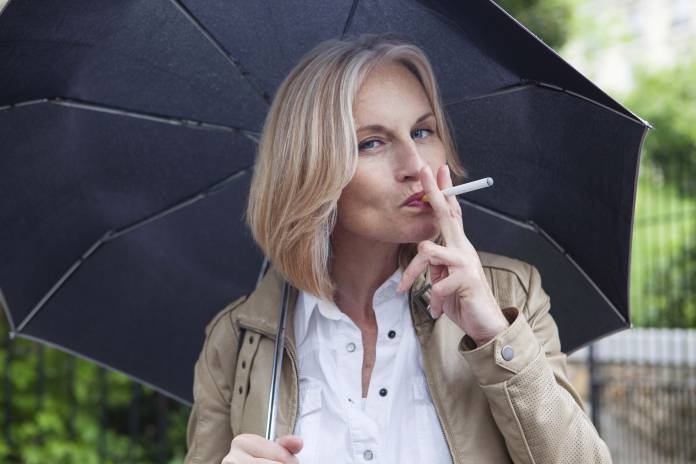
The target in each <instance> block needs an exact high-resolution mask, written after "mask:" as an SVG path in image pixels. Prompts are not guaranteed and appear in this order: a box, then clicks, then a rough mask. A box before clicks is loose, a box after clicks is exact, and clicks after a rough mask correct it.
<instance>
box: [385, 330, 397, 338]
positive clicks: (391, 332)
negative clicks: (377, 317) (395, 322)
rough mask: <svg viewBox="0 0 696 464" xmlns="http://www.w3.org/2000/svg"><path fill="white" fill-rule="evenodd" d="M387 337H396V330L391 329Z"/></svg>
mask: <svg viewBox="0 0 696 464" xmlns="http://www.w3.org/2000/svg"><path fill="white" fill-rule="evenodd" d="M387 337H389V338H394V337H396V332H395V331H393V330H390V331H389V333H388V334H387Z"/></svg>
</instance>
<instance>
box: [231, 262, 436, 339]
mask: <svg viewBox="0 0 696 464" xmlns="http://www.w3.org/2000/svg"><path fill="white" fill-rule="evenodd" d="M397 274H398V276H399V277H398V278H399V279H400V271H399V272H395V273H394V274H392V276H391V277H390V278H389V279H387V281H385V283H384V284H383V285H382V286H381V287H380V289H382V288H383V287H385V285H386V284H388V283H390V282H391V281H392V279H394V278H396V276H397ZM284 283H285V279H284V278H283V277H282V276H281V275H280V273H279V272H278V271H277V270H276V269H275V267H273V266H269V269H268V272H266V275H265V276H264V277H263V279H262V280H261V283H260V284H259V286H258V287H257V288H256V289H255V290H254V291H253V292H252V293H251V294H250V295H249V297H248V298H247V300H246V302H245V303H244V304H243V305H242V307H241V308H240V311H239V313H238V315H237V320H238V321H239V324H240V325H241V326H244V327H246V328H249V329H254V330H255V331H257V332H260V333H263V334H265V335H267V336H268V337H270V338H273V339H275V336H276V332H277V330H278V319H279V314H278V312H279V305H280V299H281V295H282V293H281V292H282V290H283V284H284ZM397 283H398V280H397ZM299 293H300V292H299V291H298V290H297V289H296V288H295V287H293V286H292V285H291V286H290V294H289V298H288V313H287V322H286V327H285V337H286V342H287V343H288V345H289V346H290V347H291V349H292V350H293V351H295V347H296V343H295V333H294V332H295V331H294V327H293V325H294V324H293V323H292V321H293V320H294V317H295V314H294V313H295V306H296V303H297V298H298V297H299ZM377 296H378V292H375V297H377ZM315 298H316V297H315ZM409 302H410V303H411V304H410V307H411V314H412V316H413V322H414V325H415V326H416V329H419V328H420V326H423V325H426V326H427V325H430V326H431V325H432V322H433V320H432V319H431V318H430V316H429V314H428V313H427V307H428V304H429V302H430V286H429V285H427V282H426V279H425V276H424V275H423V274H421V275H420V276H419V277H418V278H417V279H416V281H415V282H414V283H413V285H412V286H411V289H410V290H409Z"/></svg>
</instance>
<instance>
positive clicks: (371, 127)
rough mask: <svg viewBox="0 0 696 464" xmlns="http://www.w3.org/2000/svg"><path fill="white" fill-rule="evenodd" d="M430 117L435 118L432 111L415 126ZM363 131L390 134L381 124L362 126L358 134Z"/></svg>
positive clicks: (419, 119) (418, 120)
mask: <svg viewBox="0 0 696 464" xmlns="http://www.w3.org/2000/svg"><path fill="white" fill-rule="evenodd" d="M430 116H433V113H432V111H428V112H427V113H425V114H423V115H422V116H421V117H419V118H418V119H416V122H415V123H414V125H415V124H418V123H419V122H421V121H423V120H424V119H428V118H429V117H430ZM363 131H375V132H389V129H387V128H386V127H384V126H382V125H380V124H370V125H369V126H362V127H361V128H359V129H358V132H363Z"/></svg>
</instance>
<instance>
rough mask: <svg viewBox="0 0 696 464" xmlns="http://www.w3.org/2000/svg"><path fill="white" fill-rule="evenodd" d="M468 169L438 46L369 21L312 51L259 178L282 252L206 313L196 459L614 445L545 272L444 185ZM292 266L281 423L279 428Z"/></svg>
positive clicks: (273, 114)
mask: <svg viewBox="0 0 696 464" xmlns="http://www.w3.org/2000/svg"><path fill="white" fill-rule="evenodd" d="M463 175H464V170H463V168H462V167H461V165H460V164H459V161H458V156H457V154H456V152H455V149H454V144H453V142H452V138H451V136H450V134H449V131H448V128H447V123H446V120H445V115H444V112H443V110H442V105H441V102H440V97H439V95H438V90H437V86H436V83H435V80H434V76H433V72H432V69H431V67H430V65H429V63H428V60H427V59H426V57H425V56H424V54H423V52H422V51H421V50H420V49H419V48H417V47H416V46H414V45H412V44H409V43H408V42H405V41H403V40H401V39H398V38H396V37H393V36H372V35H365V36H361V37H359V38H358V39H354V40H349V41H338V40H331V41H328V42H324V43H322V44H320V45H319V46H318V47H317V48H315V49H314V50H312V51H311V52H310V53H309V54H308V55H306V56H305V57H304V58H303V59H302V60H301V61H300V63H299V64H298V65H297V66H296V67H295V68H294V69H293V70H292V71H291V72H290V74H289V75H288V77H287V78H286V79H285V81H284V82H283V83H282V84H281V86H280V88H279V90H278V92H277V95H276V96H275V99H274V101H273V104H272V106H271V108H270V111H269V114H268V117H267V120H266V123H265V126H264V129H263V134H262V137H261V141H260V144H259V149H258V157H257V160H256V168H255V171H254V178H253V180H252V184H251V190H250V195H249V204H248V210H247V222H248V224H249V226H250V229H251V231H252V234H253V236H254V239H255V240H256V242H257V243H258V244H259V246H260V247H261V249H262V250H263V251H264V253H265V254H266V255H267V256H268V257H269V259H270V260H271V263H272V268H271V269H270V270H269V272H268V273H267V275H266V276H265V278H264V280H263V281H262V283H261V285H260V286H259V287H258V288H257V289H256V290H255V291H254V292H253V293H252V294H250V295H249V296H248V298H245V297H243V298H241V299H239V300H238V301H236V302H234V303H232V304H230V305H229V306H228V307H227V308H225V309H224V310H223V311H222V312H221V313H219V314H218V316H216V318H215V319H214V320H213V321H212V322H211V323H210V324H209V326H208V327H207V329H206V333H207V338H206V342H205V345H204V347H203V351H202V353H201V356H200V359H199V360H198V362H197V364H196V371H195V382H194V397H195V403H194V407H193V410H192V413H191V417H190V419H189V429H188V436H187V442H188V445H189V451H188V454H187V459H186V462H188V463H203V462H205V463H209V462H210V463H212V462H215V463H219V462H221V461H222V462H224V463H247V462H259V463H261V462H263V463H267V462H287V463H294V462H298V461H299V462H303V463H305V464H307V463H329V462H330V463H339V462H351V463H352V462H371V461H372V462H385V463H392V462H394V463H396V462H400V463H401V462H438V463H440V462H454V463H464V462H495V463H504V462H515V463H551V462H554V463H555V462H610V461H611V458H610V457H609V453H608V451H607V448H606V446H605V444H604V443H603V442H602V440H601V439H600V438H599V436H598V435H597V432H596V430H595V428H594V427H593V425H592V423H591V422H590V421H589V419H588V418H587V416H586V414H585V413H584V411H583V410H582V406H581V404H582V403H581V400H580V399H579V398H578V395H577V394H576V393H575V391H574V390H573V388H572V386H571V385H570V383H569V382H568V379H567V375H566V370H565V355H564V354H563V353H562V352H561V351H560V341H559V338H558V332H557V329H556V325H555V323H554V321H553V318H552V317H551V315H550V314H549V307H550V302H549V298H548V296H547V295H546V294H545V293H544V291H543V289H542V288H541V284H540V277H539V273H538V272H537V270H536V269H535V268H534V267H533V266H530V265H529V264H526V263H523V262H521V261H517V260H513V259H510V258H505V257H502V256H496V255H492V254H487V253H478V252H477V251H476V250H475V249H474V248H473V246H472V245H471V243H470V242H469V241H468V240H467V238H466V235H465V233H464V230H463V226H462V218H461V209H460V207H459V204H458V203H457V201H456V199H455V198H453V197H448V198H446V197H444V196H443V195H442V193H441V192H440V190H442V189H444V188H446V187H449V186H451V185H452V183H453V179H454V181H455V183H459V182H460V180H461V178H462V176H463ZM423 194H426V195H427V196H428V201H427V202H424V201H420V200H421V199H422V195H423ZM284 281H288V282H289V283H290V284H291V285H292V288H293V292H292V293H291V299H290V301H291V304H290V308H291V311H290V313H289V319H288V334H287V341H286V351H285V356H286V359H285V361H286V362H284V364H283V372H282V376H281V381H282V384H281V392H280V404H279V418H278V424H277V428H278V430H279V437H280V438H278V439H277V440H275V441H268V440H266V439H264V438H263V437H262V435H263V433H264V430H265V420H266V414H267V401H268V393H269V389H270V385H269V383H270V373H271V364H272V358H273V337H274V333H275V328H276V326H277V323H278V321H277V314H276V312H277V307H278V302H279V299H280V291H281V290H280V289H281V287H282V284H283V282H284Z"/></svg>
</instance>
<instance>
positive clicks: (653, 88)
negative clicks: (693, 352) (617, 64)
mask: <svg viewBox="0 0 696 464" xmlns="http://www.w3.org/2000/svg"><path fill="white" fill-rule="evenodd" d="M694 73H696V60H693V61H690V62H686V63H681V64H678V65H676V66H675V67H673V68H670V69H664V70H660V71H656V72H649V71H646V70H644V69H642V70H639V71H638V72H637V79H636V88H635V90H634V91H633V92H632V93H631V95H629V96H628V98H627V99H626V104H627V106H628V107H629V108H631V109H632V110H634V111H635V112H636V113H637V114H639V115H640V116H642V117H643V118H645V119H646V120H648V121H649V122H650V123H651V124H652V125H653V126H654V129H653V130H652V131H651V132H650V133H649V135H648V137H647V138H646V141H645V144H644V148H643V158H642V160H641V168H640V178H639V188H638V198H637V202H636V219H635V230H634V240H633V263H632V282H631V285H632V291H631V293H632V295H631V303H632V307H633V308H634V312H633V316H634V317H633V319H634V323H635V325H637V326H650V327H685V328H686V327H688V328H696V80H694V79H693V76H694V75H695V74H694Z"/></svg>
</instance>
